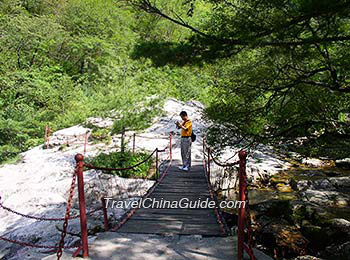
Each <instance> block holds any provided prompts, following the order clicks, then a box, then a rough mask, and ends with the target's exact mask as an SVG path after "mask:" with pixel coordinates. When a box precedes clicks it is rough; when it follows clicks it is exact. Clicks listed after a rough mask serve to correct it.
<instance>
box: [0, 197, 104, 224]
mask: <svg viewBox="0 0 350 260" xmlns="http://www.w3.org/2000/svg"><path fill="white" fill-rule="evenodd" d="M0 199H1V197H0ZM0 208H3V209H4V210H6V211H8V212H11V213H13V214H15V215H18V216H21V217H24V218H29V219H35V220H39V221H63V220H65V218H47V217H39V216H31V215H27V214H24V213H21V212H18V211H16V210H13V209H11V208H9V207H6V206H4V205H3V204H2V203H1V202H0ZM101 209H102V207H98V208H96V209H93V210H91V211H89V212H87V213H86V214H87V215H91V214H92V213H95V212H97V211H99V210H101ZM79 217H80V215H75V216H71V217H69V219H76V218H79Z"/></svg>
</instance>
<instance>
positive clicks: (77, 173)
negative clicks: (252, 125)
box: [0, 126, 172, 260]
mask: <svg viewBox="0 0 350 260" xmlns="http://www.w3.org/2000/svg"><path fill="white" fill-rule="evenodd" d="M49 133H50V128H49V127H48V126H47V127H46V128H45V144H46V147H47V148H48V147H49V141H48V140H49ZM87 135H88V132H86V136H85V143H87V139H88V136H87ZM167 150H169V159H166V161H169V165H168V166H167V168H166V169H165V171H163V172H162V175H160V171H159V153H161V152H165V151H167ZM84 152H86V146H84ZM154 153H156V176H157V177H158V180H157V182H155V185H154V186H153V187H151V188H150V189H149V190H148V192H147V193H146V194H145V195H144V197H145V198H146V197H148V196H149V195H150V194H151V193H152V192H153V191H154V190H155V187H156V186H157V185H159V183H160V182H161V181H162V179H163V178H164V177H165V175H166V173H167V172H168V170H169V169H170V166H171V162H172V134H170V136H169V145H168V146H166V147H165V148H164V149H163V150H159V149H158V148H156V149H155V150H154V151H153V152H152V154H151V155H149V156H148V157H147V158H146V159H145V160H143V161H142V162H139V163H137V164H135V165H133V166H129V167H125V168H108V167H97V166H93V165H90V164H85V163H84V155H82V154H77V155H76V156H75V161H76V165H75V170H74V174H73V178H72V183H71V186H70V190H69V198H68V202H67V207H66V213H65V217H64V218H46V217H39V216H30V215H26V214H23V213H20V212H17V211H15V210H12V209H10V208H8V207H5V206H4V205H3V204H2V201H1V196H0V208H2V209H4V210H6V211H8V212H11V213H13V214H16V215H19V216H21V217H26V218H30V219H35V220H38V221H62V220H63V221H64V223H63V229H62V233H61V238H60V241H59V243H58V245H57V246H46V245H40V244H32V243H28V242H23V241H19V240H14V239H10V238H7V237H4V236H0V240H3V241H6V242H9V243H15V244H18V245H22V246H30V247H34V248H47V249H52V250H53V251H54V252H56V254H57V259H58V260H60V259H61V257H62V253H63V248H77V250H76V251H75V252H74V253H73V257H75V256H77V255H78V254H79V253H80V252H81V251H82V256H83V257H84V258H85V257H88V256H89V250H88V229H87V215H88V214H92V213H94V212H96V211H98V210H101V209H102V211H103V223H104V229H105V230H106V231H107V230H110V225H109V222H108V212H107V207H106V201H105V197H104V196H105V194H104V195H103V196H102V198H101V203H102V207H99V208H97V209H94V210H92V211H90V212H88V213H87V212H86V204H85V194H84V176H83V171H84V166H86V167H87V168H90V169H101V170H119V171H120V170H129V169H133V168H135V167H137V166H139V165H141V164H142V163H145V162H147V161H148V160H149V159H150V158H151V157H152V156H153V155H154ZM76 182H77V183H78V197H79V211H80V214H79V215H75V216H70V214H71V207H72V203H73V196H74V189H75V184H76ZM133 212H135V210H133V211H131V212H129V213H128V214H127V218H125V219H123V221H121V222H119V223H118V225H117V226H116V227H114V228H112V229H111V230H112V231H115V230H117V229H118V228H119V227H120V226H121V225H122V224H123V223H124V222H126V221H127V219H128V217H130V216H131V215H132V214H133ZM73 218H80V229H81V244H80V245H79V246H64V240H65V237H66V235H67V234H69V232H67V227H68V220H69V219H73Z"/></svg>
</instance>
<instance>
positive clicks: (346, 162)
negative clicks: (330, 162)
mask: <svg viewBox="0 0 350 260" xmlns="http://www.w3.org/2000/svg"><path fill="white" fill-rule="evenodd" d="M335 165H336V166H337V167H340V168H345V169H350V158H345V159H341V160H336V161H335Z"/></svg>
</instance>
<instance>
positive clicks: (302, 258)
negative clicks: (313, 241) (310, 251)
mask: <svg viewBox="0 0 350 260" xmlns="http://www.w3.org/2000/svg"><path fill="white" fill-rule="evenodd" d="M293 260H323V259H322V258H318V257H316V256H312V255H303V256H298V257H296V258H294V259H293Z"/></svg>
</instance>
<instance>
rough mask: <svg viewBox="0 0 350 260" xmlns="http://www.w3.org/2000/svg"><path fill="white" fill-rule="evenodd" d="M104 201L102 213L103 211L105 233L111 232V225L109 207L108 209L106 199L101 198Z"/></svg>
mask: <svg viewBox="0 0 350 260" xmlns="http://www.w3.org/2000/svg"><path fill="white" fill-rule="evenodd" d="M101 201H102V211H103V224H104V228H105V231H108V230H109V223H108V213H107V207H106V200H105V198H101Z"/></svg>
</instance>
